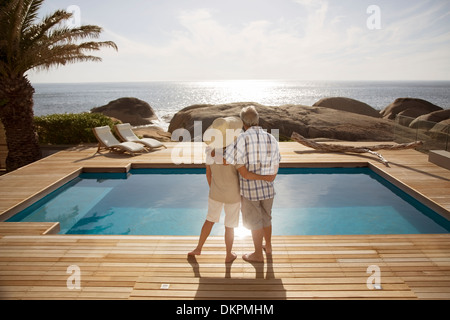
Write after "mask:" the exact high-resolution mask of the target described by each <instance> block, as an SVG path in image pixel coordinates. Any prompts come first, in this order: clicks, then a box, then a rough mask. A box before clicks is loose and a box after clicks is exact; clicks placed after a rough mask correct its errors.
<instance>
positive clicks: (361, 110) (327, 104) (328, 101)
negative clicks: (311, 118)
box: [313, 97, 381, 118]
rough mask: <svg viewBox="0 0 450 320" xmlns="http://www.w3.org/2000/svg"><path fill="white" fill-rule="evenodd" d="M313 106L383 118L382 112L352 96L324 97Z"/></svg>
mask: <svg viewBox="0 0 450 320" xmlns="http://www.w3.org/2000/svg"><path fill="white" fill-rule="evenodd" d="M313 106H314V107H324V108H330V109H335V110H341V111H347V112H351V113H357V114H361V115H365V116H369V117H374V118H381V115H380V112H379V111H377V110H375V109H374V108H372V107H371V106H369V105H368V104H367V103H364V102H361V101H358V100H354V99H350V98H343V97H335V98H324V99H322V100H319V101H318V102H316V103H315V104H314V105H313Z"/></svg>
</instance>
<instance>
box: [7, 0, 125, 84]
mask: <svg viewBox="0 0 450 320" xmlns="http://www.w3.org/2000/svg"><path fill="white" fill-rule="evenodd" d="M1 1H2V2H1V5H0V18H1V19H0V77H1V76H5V75H7V74H13V73H14V74H24V73H25V72H27V71H28V70H30V69H35V68H36V69H49V68H50V67H52V66H61V65H66V64H68V63H75V62H84V61H101V58H99V57H95V56H92V55H88V54H87V52H90V51H98V50H100V49H102V48H108V47H109V48H113V49H115V50H118V48H117V45H116V44H115V43H114V42H112V41H103V42H96V41H89V42H82V41H83V40H86V39H97V38H99V36H100V34H101V32H102V28H101V27H99V26H95V25H84V26H80V27H78V28H68V27H67V26H66V24H65V22H66V21H67V20H68V19H70V18H71V17H72V14H71V13H69V12H67V11H65V10H57V11H55V12H54V13H52V14H50V15H48V16H46V17H45V18H43V19H42V21H40V22H37V21H36V20H37V15H38V11H39V9H40V7H41V6H42V4H43V2H44V0H1Z"/></svg>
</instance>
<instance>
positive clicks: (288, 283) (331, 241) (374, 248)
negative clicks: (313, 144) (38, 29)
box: [0, 143, 450, 300]
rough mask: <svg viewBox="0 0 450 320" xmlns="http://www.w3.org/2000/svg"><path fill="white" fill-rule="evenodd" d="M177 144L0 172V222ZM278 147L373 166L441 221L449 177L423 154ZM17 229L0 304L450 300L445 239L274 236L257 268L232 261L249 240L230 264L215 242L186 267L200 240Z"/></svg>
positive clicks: (247, 241) (9, 237)
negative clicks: (91, 174)
mask: <svg viewBox="0 0 450 320" xmlns="http://www.w3.org/2000/svg"><path fill="white" fill-rule="evenodd" d="M349 144H350V143H349ZM355 144H358V143H352V145H355ZM364 144H367V143H364ZM176 146H177V145H176V144H168V147H169V148H168V149H167V150H160V151H156V152H152V153H149V154H143V155H140V156H137V157H129V156H126V155H117V154H109V153H106V154H102V155H99V154H95V151H96V148H92V147H89V146H88V147H80V148H76V149H74V150H71V151H64V152H60V153H58V154H56V155H53V156H50V157H48V158H46V159H43V160H41V161H39V162H37V163H34V164H32V165H30V166H27V167H24V168H22V169H20V170H17V171H15V172H12V173H10V174H7V175H4V176H1V177H0V194H1V198H0V221H4V220H6V219H7V218H9V217H10V216H11V215H12V214H14V213H15V212H18V211H20V210H22V209H23V208H25V207H26V206H28V205H29V204H30V203H32V202H34V201H35V200H36V199H38V198H40V197H42V196H43V195H45V194H47V193H49V192H50V191H51V190H54V189H55V188H57V187H58V186H60V185H61V184H63V183H64V182H66V181H67V180H68V179H70V178H71V177H74V176H76V175H78V174H79V172H81V170H85V171H93V170H98V169H99V168H107V170H111V171H116V170H126V169H128V168H130V167H148V166H167V165H170V164H171V162H172V161H171V154H172V150H174V148H176ZM200 149H201V146H200ZM281 149H282V156H283V166H303V167H310V166H314V167H317V166H321V167H338V166H370V167H371V168H372V169H373V170H376V171H377V172H379V173H381V174H383V175H384V176H385V177H386V178H388V179H390V180H391V181H392V182H394V183H395V184H397V185H398V186H400V187H402V188H405V187H406V186H408V187H409V188H412V189H408V192H410V194H412V195H414V196H415V197H416V198H419V199H420V200H421V201H423V202H425V203H426V204H428V205H429V206H431V207H433V208H434V209H435V210H436V211H439V213H441V214H442V215H444V216H446V217H449V209H450V171H448V170H446V169H443V168H440V167H438V166H436V165H434V164H431V163H429V162H428V158H427V156H426V155H424V154H421V153H419V152H416V151H414V150H407V151H396V152H383V155H384V157H385V158H387V159H388V160H390V161H391V165H390V167H389V168H387V167H385V166H384V165H382V164H381V163H378V162H377V160H376V158H374V157H373V156H370V155H367V156H366V155H346V154H322V153H317V152H313V151H312V150H311V149H308V148H306V147H303V146H301V145H299V144H296V143H282V144H281ZM200 162H201V161H200ZM199 165H200V166H201V164H199ZM104 170H105V169H102V170H101V171H104ZM405 190H406V189H405ZM18 225H20V223H19V224H10V223H0V299H164V300H166V299H177V300H178V299H219V300H224V299H238V300H239V299H314V298H319V299H366V298H367V299H450V234H445V235H391V236H386V235H383V236H373V235H361V236H295V237H281V236H277V237H274V240H273V241H274V253H273V255H272V256H266V261H265V263H264V264H255V265H252V264H249V263H246V262H244V261H243V260H242V259H241V257H240V256H241V255H242V254H243V253H246V252H250V251H251V250H252V242H251V238H249V237H244V238H236V240H235V252H236V253H237V254H238V256H239V258H238V259H237V260H236V261H235V262H234V263H233V264H232V265H226V264H225V263H224V250H225V249H224V244H223V239H222V237H213V238H210V239H209V240H208V241H207V243H206V246H205V249H204V252H203V255H202V256H199V257H198V258H197V259H193V260H191V259H187V256H186V253H187V252H188V251H190V250H192V249H193V248H194V247H195V244H196V241H197V237H172V236H164V237H156V236H72V235H55V234H52V233H54V232H55V231H56V230H57V229H55V228H57V226H55V225H53V224H34V225H33V224H23V228H22V227H18ZM199 228H200V226H199ZM70 266H77V267H78V268H79V271H80V277H79V278H78V279H79V280H80V283H79V284H80V289H77V288H75V289H71V287H73V285H74V284H75V282H72V280H73V279H75V278H74V276H75V275H76V272H75V273H74V274H72V273H71V271H70V270H72V269H68V268H69V267H70ZM370 266H378V267H379V269H380V274H379V276H380V283H381V286H382V290H376V289H374V290H370V289H369V288H368V286H367V281H368V279H369V277H371V276H372V277H373V276H375V275H377V274H372V273H371V272H370V269H369V273H368V268H369V267H370ZM163 284H168V285H169V288H168V289H162V288H161V285H163Z"/></svg>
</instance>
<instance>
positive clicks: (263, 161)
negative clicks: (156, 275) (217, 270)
mask: <svg viewBox="0 0 450 320" xmlns="http://www.w3.org/2000/svg"><path fill="white" fill-rule="evenodd" d="M240 116H241V119H239V118H234V117H229V118H219V119H216V120H215V121H214V122H213V124H212V126H211V127H210V128H208V130H207V131H206V132H205V136H204V140H205V142H206V143H207V144H208V148H207V159H206V177H207V180H208V184H209V186H210V192H209V199H208V214H207V217H206V221H205V223H204V224H203V227H202V230H201V233H200V238H199V241H198V245H197V248H196V249H195V250H194V251H192V252H189V253H188V255H189V256H195V255H200V254H201V252H202V248H203V245H204V244H205V242H206V239H207V238H208V236H209V235H210V233H211V230H212V227H213V226H214V224H215V223H217V222H219V220H220V215H221V213H222V210H224V211H225V245H226V258H225V262H226V263H231V262H233V261H234V260H235V259H236V258H237V256H236V254H235V253H234V252H232V248H233V242H234V228H236V227H238V225H239V213H240V211H242V219H243V225H244V227H246V228H247V229H250V230H251V232H252V238H253V244H254V247H255V251H254V252H253V253H250V254H244V255H243V256H242V258H243V259H244V260H245V261H247V262H251V263H253V262H264V255H263V250H264V249H265V251H266V253H267V254H271V253H272V242H271V237H272V205H273V200H274V197H275V190H274V183H273V181H274V180H275V177H276V175H277V173H278V168H279V164H280V161H281V156H280V151H279V145H278V142H277V140H276V139H275V138H274V137H273V136H272V135H271V134H269V133H267V132H266V131H264V130H263V129H262V128H261V127H260V126H259V115H258V112H257V111H256V109H255V107H253V106H250V107H247V108H244V109H243V110H242V111H241V115H240ZM242 128H244V130H245V132H243V133H241V132H242ZM207 137H208V138H207ZM209 137H214V139H209ZM208 139H209V140H212V141H208ZM264 240H265V245H263V241H264Z"/></svg>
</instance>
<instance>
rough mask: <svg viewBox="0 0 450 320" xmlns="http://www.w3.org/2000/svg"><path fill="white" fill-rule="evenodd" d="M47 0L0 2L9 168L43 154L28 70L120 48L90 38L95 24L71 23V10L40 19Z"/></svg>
mask: <svg viewBox="0 0 450 320" xmlns="http://www.w3.org/2000/svg"><path fill="white" fill-rule="evenodd" d="M43 2H44V0H1V1H0V121H1V122H2V123H3V125H4V127H5V133H6V140H7V145H8V150H9V153H8V158H7V160H6V169H7V170H8V171H11V170H15V169H17V168H19V167H22V166H24V165H27V164H29V163H31V162H33V161H36V160H38V159H40V158H41V152H40V149H39V145H38V140H37V136H36V133H35V130H34V125H33V118H34V114H33V94H34V89H33V87H32V85H31V83H30V81H29V80H28V79H27V75H26V73H27V72H28V71H29V70H32V69H36V70H48V69H50V68H51V67H54V66H61V65H66V64H68V63H75V62H83V61H101V58H99V57H96V56H92V55H88V54H86V53H87V52H90V51H97V50H100V49H101V48H104V47H110V48H114V49H115V50H117V46H116V44H115V43H114V42H111V41H105V42H99V41H87V42H81V41H82V40H85V39H95V38H98V37H99V36H100V33H101V32H102V29H101V28H100V27H98V26H94V25H84V26H80V27H76V28H69V27H67V21H68V20H69V19H71V17H72V14H71V13H69V12H67V11H65V10H58V11H56V12H54V13H53V14H50V15H49V16H47V17H45V18H43V19H42V21H38V11H39V9H40V8H41V6H42V4H43Z"/></svg>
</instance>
